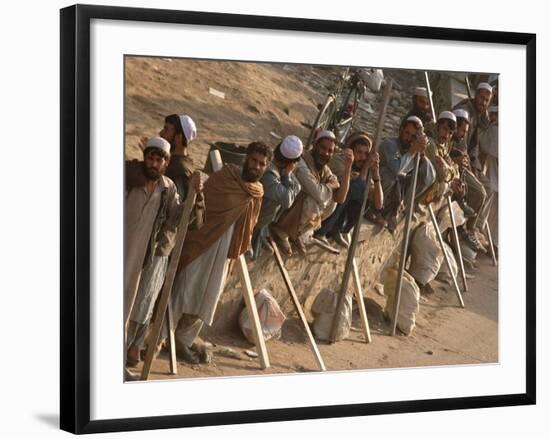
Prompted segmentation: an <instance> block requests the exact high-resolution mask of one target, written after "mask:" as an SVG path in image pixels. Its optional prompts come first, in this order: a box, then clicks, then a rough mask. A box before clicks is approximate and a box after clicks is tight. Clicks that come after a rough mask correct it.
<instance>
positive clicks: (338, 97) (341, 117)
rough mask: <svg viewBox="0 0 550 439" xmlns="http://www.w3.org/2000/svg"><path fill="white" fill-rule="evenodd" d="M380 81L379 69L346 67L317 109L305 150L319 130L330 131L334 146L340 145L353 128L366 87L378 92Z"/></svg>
mask: <svg viewBox="0 0 550 439" xmlns="http://www.w3.org/2000/svg"><path fill="white" fill-rule="evenodd" d="M371 76H372V80H371ZM382 78H383V74H382V71H381V70H377V69H365V68H350V67H347V68H346V69H345V70H344V72H343V73H342V76H341V79H340V81H339V82H338V84H337V86H336V90H335V91H334V92H333V93H330V94H329V95H328V96H327V98H326V99H325V102H324V103H323V105H322V106H321V107H320V110H319V113H317V117H316V118H315V122H313V126H312V128H311V132H310V134H309V137H308V140H307V144H306V145H307V146H308V147H309V146H310V145H311V144H312V142H313V139H314V137H315V134H316V133H317V132H318V131H319V130H330V131H332V132H333V133H334V134H335V136H336V140H337V141H338V143H339V144H342V143H343V142H344V140H345V138H346V137H347V135H348V134H349V133H350V131H351V130H352V128H353V123H354V119H355V117H356V115H357V110H358V109H359V104H360V103H361V100H362V99H363V97H364V95H365V92H366V88H367V84H368V86H369V88H371V89H374V90H373V91H376V92H378V91H379V90H380V86H381V82H382Z"/></svg>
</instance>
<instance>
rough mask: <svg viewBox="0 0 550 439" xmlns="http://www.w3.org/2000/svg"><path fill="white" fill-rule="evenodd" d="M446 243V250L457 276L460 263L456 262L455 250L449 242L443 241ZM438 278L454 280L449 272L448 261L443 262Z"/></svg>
mask: <svg viewBox="0 0 550 439" xmlns="http://www.w3.org/2000/svg"><path fill="white" fill-rule="evenodd" d="M443 244H444V245H445V252H446V253H447V255H448V256H449V262H450V263H451V270H452V272H453V274H454V275H455V277H456V276H457V275H458V265H457V263H456V259H455V255H454V253H453V250H452V248H451V246H450V245H449V244H447V243H446V242H444V243H443ZM437 278H438V279H439V280H441V281H443V282H448V283H451V282H452V278H451V275H450V274H449V269H448V268H447V263H446V262H445V261H443V263H442V264H441V269H440V270H439V273H438V275H437Z"/></svg>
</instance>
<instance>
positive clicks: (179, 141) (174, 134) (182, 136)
mask: <svg viewBox="0 0 550 439" xmlns="http://www.w3.org/2000/svg"><path fill="white" fill-rule="evenodd" d="M159 136H161V137H162V138H163V139H165V140H167V141H168V142H169V143H170V154H171V159H170V164H169V165H168V168H167V169H166V176H167V177H169V178H171V179H172V181H173V182H174V183H175V184H176V187H177V188H178V193H179V195H180V197H181V199H182V200H184V199H185V197H186V196H187V191H188V189H189V179H190V178H191V175H192V174H193V172H194V170H195V168H194V165H193V160H192V159H191V157H189V153H188V147H189V145H190V143H191V142H192V141H193V140H195V138H196V137H197V127H196V125H195V122H194V121H193V119H191V117H189V116H188V115H186V114H182V115H177V114H171V115H169V116H166V117H165V118H164V126H163V128H162V130H160V133H159ZM200 175H201V178H200V179H198V180H197V181H196V182H195V184H196V187H195V190H196V191H197V192H199V193H200V192H201V190H202V186H203V183H204V176H203V174H200ZM202 208H203V203H202V196H201V195H199V196H198V204H197V205H196V206H195V211H197V210H200V209H202ZM200 215H201V219H202V214H200Z"/></svg>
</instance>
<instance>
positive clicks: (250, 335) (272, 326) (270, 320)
mask: <svg viewBox="0 0 550 439" xmlns="http://www.w3.org/2000/svg"><path fill="white" fill-rule="evenodd" d="M254 299H255V300H256V307H257V308H258V317H259V319H260V324H261V326H262V333H263V335H264V339H265V340H269V339H270V338H275V339H277V338H279V337H280V336H281V328H282V327H283V323H284V321H285V319H286V317H285V315H284V314H283V312H282V311H281V308H280V307H279V304H278V303H277V301H276V300H275V299H274V298H273V296H272V295H271V294H269V292H268V291H267V290H266V289H262V290H260V291H258V292H257V293H256V294H255V295H254ZM239 327H240V328H241V331H242V333H243V335H244V336H245V337H246V339H247V340H248V341H249V342H251V343H255V340H254V332H253V330H252V322H251V321H250V315H249V313H248V310H247V308H246V306H245V307H244V308H243V310H242V311H241V313H240V315H239Z"/></svg>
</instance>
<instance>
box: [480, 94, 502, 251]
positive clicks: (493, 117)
mask: <svg viewBox="0 0 550 439" xmlns="http://www.w3.org/2000/svg"><path fill="white" fill-rule="evenodd" d="M488 111H489V120H490V123H489V128H488V129H487V130H486V131H484V132H483V133H482V134H481V135H480V137H479V149H480V151H481V153H483V155H484V156H485V160H484V173H485V175H486V177H487V180H488V182H489V189H490V191H491V192H490V193H492V194H494V195H493V201H492V202H491V206H490V207H491V209H490V211H489V216H488V221H489V226H490V228H491V233H492V235H493V236H492V237H493V240H494V242H493V244H494V245H495V246H496V247H498V107H497V106H496V105H491V106H490V107H489V110H488Z"/></svg>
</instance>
